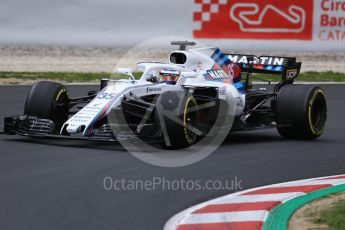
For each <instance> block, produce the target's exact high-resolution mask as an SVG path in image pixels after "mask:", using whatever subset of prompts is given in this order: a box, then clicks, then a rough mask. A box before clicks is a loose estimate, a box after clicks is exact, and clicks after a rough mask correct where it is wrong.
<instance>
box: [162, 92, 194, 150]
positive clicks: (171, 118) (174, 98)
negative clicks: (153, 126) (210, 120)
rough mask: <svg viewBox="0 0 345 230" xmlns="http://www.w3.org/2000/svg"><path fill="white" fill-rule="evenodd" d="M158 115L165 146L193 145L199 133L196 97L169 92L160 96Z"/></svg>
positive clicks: (183, 146) (171, 147)
mask: <svg viewBox="0 0 345 230" xmlns="http://www.w3.org/2000/svg"><path fill="white" fill-rule="evenodd" d="M156 117H157V119H156V120H158V122H159V126H160V127H161V130H162V137H163V139H164V144H163V147H166V148H169V149H181V148H186V147H188V146H191V145H193V144H194V143H195V142H196V141H197V139H198V137H199V135H200V131H199V130H198V125H199V110H198V105H197V102H196V100H195V98H194V97H193V96H192V95H186V93H184V92H183V93H182V92H180V93H177V92H167V93H164V94H162V95H161V96H160V98H159V100H158V103H157V108H156Z"/></svg>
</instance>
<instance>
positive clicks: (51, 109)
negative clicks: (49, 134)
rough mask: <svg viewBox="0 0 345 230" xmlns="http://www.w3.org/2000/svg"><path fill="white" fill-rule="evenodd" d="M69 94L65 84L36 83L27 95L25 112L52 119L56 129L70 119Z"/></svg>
mask: <svg viewBox="0 0 345 230" xmlns="http://www.w3.org/2000/svg"><path fill="white" fill-rule="evenodd" d="M68 101H69V99H68V94H67V90H66V88H65V86H63V85H62V84H59V83H55V82H49V81H41V82H37V83H35V84H34V85H33V86H32V87H31V88H30V90H29V93H28V95H27V97H26V102H25V108H24V114H25V115H28V116H35V117H37V118H42V119H50V120H52V121H53V122H54V124H55V127H56V129H59V128H61V126H62V125H63V123H64V122H66V121H67V119H68V110H69V109H68V107H69V106H68Z"/></svg>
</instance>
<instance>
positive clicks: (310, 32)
mask: <svg viewBox="0 0 345 230" xmlns="http://www.w3.org/2000/svg"><path fill="white" fill-rule="evenodd" d="M0 9H1V19H0V44H47V45H92V46H120V47H131V46H134V45H136V44H138V43H140V42H142V41H144V40H147V39H151V38H155V37H159V36H171V35H176V36H183V37H188V38H194V39H198V40H200V41H201V42H203V43H204V44H207V45H218V46H220V47H221V48H228V49H235V50H239V49H245V50H262V51H302V52H303V51H314V52H345V0H303V1H301V0H174V1H171V0H159V1H157V0H126V1H124V0H114V1H108V0H69V1H67V0H62V1H45V0H33V1H20V0H3V1H1V3H0ZM273 41H274V42H273ZM157 45H162V44H157Z"/></svg>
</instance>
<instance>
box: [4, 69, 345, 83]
mask: <svg viewBox="0 0 345 230" xmlns="http://www.w3.org/2000/svg"><path fill="white" fill-rule="evenodd" d="M141 74H142V73H134V76H135V77H136V78H137V79H138V78H139V77H140V76H141ZM102 78H111V79H119V78H128V76H126V75H122V74H117V73H116V74H111V73H78V72H0V79H14V81H18V83H19V82H20V81H21V80H34V81H38V80H42V79H45V80H52V81H63V82H68V83H71V82H98V81H99V80H100V79H102ZM242 78H243V80H244V78H245V75H244V74H243V76H242ZM252 80H253V81H260V80H265V81H272V82H278V81H280V80H281V76H279V75H268V74H257V75H256V77H253V78H252ZM296 81H297V82H298V81H306V82H345V74H344V73H333V72H322V73H318V72H305V73H301V74H300V76H299V77H298V78H297V79H296Z"/></svg>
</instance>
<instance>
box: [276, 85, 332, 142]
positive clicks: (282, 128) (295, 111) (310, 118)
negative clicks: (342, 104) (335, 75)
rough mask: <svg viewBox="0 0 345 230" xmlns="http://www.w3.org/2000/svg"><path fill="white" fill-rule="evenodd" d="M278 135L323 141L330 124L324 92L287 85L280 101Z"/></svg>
mask: <svg viewBox="0 0 345 230" xmlns="http://www.w3.org/2000/svg"><path fill="white" fill-rule="evenodd" d="M276 120H277V125H278V128H277V129H278V132H279V134H280V135H281V136H282V137H284V138H287V139H301V140H313V139H316V138H318V137H320V136H321V135H322V133H323V131H324V129H325V126H326V121H327V102H326V97H325V94H324V92H323V90H322V89H321V88H319V87H315V86H310V85H286V86H284V87H283V88H282V89H281V90H280V92H279V94H278V97H277V102H276Z"/></svg>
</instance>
